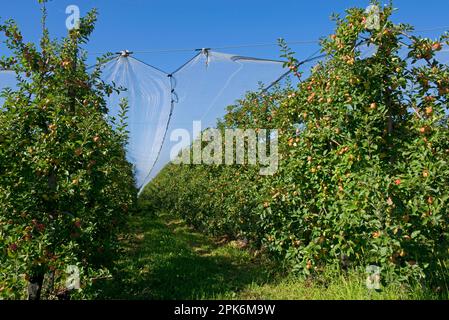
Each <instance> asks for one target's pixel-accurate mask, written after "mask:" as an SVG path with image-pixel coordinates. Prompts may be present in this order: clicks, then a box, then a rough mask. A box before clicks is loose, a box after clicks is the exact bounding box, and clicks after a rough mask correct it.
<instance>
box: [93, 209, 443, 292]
mask: <svg viewBox="0 0 449 320" xmlns="http://www.w3.org/2000/svg"><path fill="white" fill-rule="evenodd" d="M131 221H132V222H131V223H130V226H129V230H128V233H127V235H126V236H122V240H121V243H122V245H121V253H120V255H119V257H118V259H117V265H116V270H115V272H114V275H113V278H112V279H108V280H103V281H99V282H98V283H97V284H96V286H95V290H96V291H97V293H98V294H99V295H98V298H101V299H423V298H425V299H430V298H434V297H433V296H432V295H431V294H430V295H429V293H423V292H422V290H417V289H416V288H414V289H410V287H408V286H404V285H398V284H396V285H390V286H387V287H386V288H383V290H382V291H381V292H376V291H372V290H369V289H367V288H366V285H365V278H364V275H357V274H355V273H353V274H349V275H344V274H340V275H337V276H332V277H327V278H323V279H321V278H320V279H316V278H315V279H303V278H299V277H295V276H292V275H287V274H286V273H285V272H280V271H279V270H280V268H279V266H276V265H275V264H273V263H272V262H270V260H269V259H267V258H264V257H263V256H260V255H259V256H256V255H254V253H251V252H250V251H249V250H247V249H246V248H242V246H241V245H239V243H236V242H232V241H231V242H227V241H226V242H224V241H219V240H218V239H214V238H210V237H207V236H205V235H203V234H200V233H198V232H196V231H195V230H193V229H192V228H190V227H188V226H187V225H186V224H185V223H184V222H183V221H182V220H180V219H179V218H174V217H172V216H170V215H167V214H162V215H158V216H155V215H150V214H145V213H140V214H138V215H135V216H133V217H132V219H131Z"/></svg>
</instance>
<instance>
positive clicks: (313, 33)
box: [0, 0, 449, 70]
mask: <svg viewBox="0 0 449 320" xmlns="http://www.w3.org/2000/svg"><path fill="white" fill-rule="evenodd" d="M368 3H369V1H360V0H359V1H354V0H351V1H350V0H346V1H329V0H313V1H302V0H284V1H282V0H280V1H267V0H258V1H255V0H251V1H245V0H226V1H223V0H220V1H219V0H209V1H204V0H195V1H185V0H182V1H181V0H172V1H166V0H70V1H67V0H53V1H50V3H49V4H48V11H49V27H50V29H51V32H52V34H53V36H57V37H60V36H62V35H64V34H65V32H66V29H65V20H66V17H67V15H66V13H65V9H66V7H67V6H68V5H70V4H75V5H78V6H79V8H80V10H81V13H82V14H85V13H86V12H87V11H88V10H89V9H91V8H93V7H96V8H98V10H99V13H100V16H99V21H98V24H97V28H96V31H95V33H94V35H93V37H92V39H91V42H90V44H89V45H88V47H87V49H88V50H89V51H90V52H91V54H90V61H94V60H93V58H94V56H95V55H94V53H98V52H106V51H117V50H122V49H130V50H135V51H149V50H158V49H178V48H200V47H222V46H233V45H241V44H257V43H275V42H276V39H278V38H279V37H283V38H285V39H286V40H287V41H298V40H305V41H308V40H317V39H319V38H320V37H321V36H323V35H328V34H330V33H332V30H333V27H334V25H333V23H332V22H331V21H330V19H329V17H330V15H331V14H332V13H333V12H337V13H342V12H343V11H344V9H345V8H347V7H351V6H362V7H366V6H367V5H368ZM394 4H395V7H397V8H399V10H398V11H397V12H396V14H395V16H394V20H396V21H401V22H407V23H411V24H413V25H415V26H416V29H417V30H427V29H431V28H434V27H441V26H447V25H449V1H445V0H439V1H438V0H428V1H418V0H396V1H394ZM0 17H1V18H2V19H6V18H14V19H15V20H16V21H17V22H18V24H19V26H20V27H21V29H22V30H23V32H24V35H25V38H26V39H29V40H32V41H35V40H37V39H38V37H39V5H38V4H37V0H15V1H2V4H1V7H0ZM438 32H439V31H433V32H426V33H425V34H426V35H427V36H429V37H433V36H436V35H437V34H438ZM292 47H293V49H294V50H295V51H296V52H297V53H298V56H299V58H301V57H306V56H308V55H309V54H310V53H312V52H314V51H315V50H316V49H317V46H316V45H313V44H312V45H310V44H309V45H292ZM0 50H3V48H1V47H0ZM222 51H225V52H231V53H237V54H245V55H251V56H256V57H266V58H278V56H279V50H278V48H277V47H276V46H268V47H265V46H264V47H253V48H244V49H227V50H222ZM0 54H1V51H0ZM191 55H192V53H190V52H182V53H164V54H162V53H152V54H138V55H136V56H138V57H139V58H141V59H143V60H145V61H147V62H149V63H151V64H154V65H157V66H160V67H161V68H163V69H164V70H173V69H175V68H176V67H177V66H178V65H180V64H181V63H182V62H183V61H185V59H186V58H188V57H190V56H191Z"/></svg>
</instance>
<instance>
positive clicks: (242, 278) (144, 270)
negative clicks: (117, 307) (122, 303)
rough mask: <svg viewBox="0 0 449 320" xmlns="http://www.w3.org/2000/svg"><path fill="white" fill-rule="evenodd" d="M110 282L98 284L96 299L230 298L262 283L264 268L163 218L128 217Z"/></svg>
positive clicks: (247, 256) (266, 277)
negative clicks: (127, 224) (244, 289)
mask: <svg viewBox="0 0 449 320" xmlns="http://www.w3.org/2000/svg"><path fill="white" fill-rule="evenodd" d="M131 220H132V223H131V225H130V231H129V234H128V235H127V236H126V237H124V238H123V239H122V248H121V252H122V253H121V257H120V259H119V261H118V263H117V270H116V274H115V275H114V280H107V281H102V282H100V283H98V285H97V287H99V288H100V289H101V293H100V296H99V298H102V299H103V298H106V299H109V298H114V299H123V298H126V299H204V298H208V299H214V298H235V297H236V293H237V292H239V291H241V290H242V289H243V288H245V287H246V286H248V285H251V284H252V283H254V284H262V283H266V282H268V280H269V278H270V276H269V274H268V270H269V268H265V267H264V264H263V263H262V262H261V261H257V259H256V258H254V257H252V256H251V255H250V254H249V253H248V252H247V251H245V250H242V249H238V248H237V247H235V246H233V243H232V242H231V243H228V244H226V245H219V244H217V243H216V242H215V241H213V240H212V239H210V238H208V237H206V236H203V235H201V234H199V233H197V232H194V231H192V230H191V229H190V228H189V227H187V226H186V225H185V224H184V223H183V222H182V221H180V220H175V219H173V218H171V217H169V216H168V215H162V216H160V217H156V216H153V215H147V216H144V215H142V216H134V217H132V219H131Z"/></svg>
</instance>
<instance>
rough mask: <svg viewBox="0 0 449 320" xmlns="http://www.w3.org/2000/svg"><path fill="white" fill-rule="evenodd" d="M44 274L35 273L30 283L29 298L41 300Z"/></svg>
mask: <svg viewBox="0 0 449 320" xmlns="http://www.w3.org/2000/svg"><path fill="white" fill-rule="evenodd" d="M43 282H44V275H43V274H38V275H33V276H32V277H31V278H30V281H29V283H28V300H40V298H41V291H42V284H43Z"/></svg>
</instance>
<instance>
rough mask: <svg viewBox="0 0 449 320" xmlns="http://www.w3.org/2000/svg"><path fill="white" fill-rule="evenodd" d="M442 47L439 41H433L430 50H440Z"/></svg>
mask: <svg viewBox="0 0 449 320" xmlns="http://www.w3.org/2000/svg"><path fill="white" fill-rule="evenodd" d="M441 49H442V46H441V43H440V42H435V43H434V44H433V45H432V50H433V51H440V50H441Z"/></svg>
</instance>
